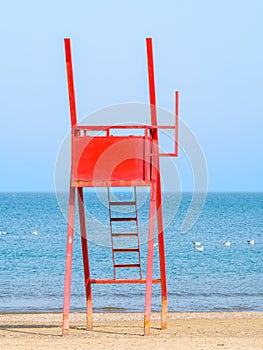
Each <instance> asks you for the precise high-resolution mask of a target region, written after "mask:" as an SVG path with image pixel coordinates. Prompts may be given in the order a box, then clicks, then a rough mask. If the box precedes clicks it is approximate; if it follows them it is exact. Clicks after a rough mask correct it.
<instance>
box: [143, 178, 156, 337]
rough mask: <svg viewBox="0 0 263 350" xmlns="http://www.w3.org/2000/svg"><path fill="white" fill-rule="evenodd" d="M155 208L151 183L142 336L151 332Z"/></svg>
mask: <svg viewBox="0 0 263 350" xmlns="http://www.w3.org/2000/svg"><path fill="white" fill-rule="evenodd" d="M155 208H156V184H155V183H153V185H152V187H151V193H150V219H149V229H148V230H149V231H148V257H147V273H146V295H145V311H144V335H149V334H150V332H151V327H150V315H151V306H152V276H153V253H154V223H155Z"/></svg>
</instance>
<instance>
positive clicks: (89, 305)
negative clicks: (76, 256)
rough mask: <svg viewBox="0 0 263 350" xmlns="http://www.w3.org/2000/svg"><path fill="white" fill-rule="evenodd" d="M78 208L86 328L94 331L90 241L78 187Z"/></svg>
mask: <svg viewBox="0 0 263 350" xmlns="http://www.w3.org/2000/svg"><path fill="white" fill-rule="evenodd" d="M78 207H79V220H80V233H81V246H82V257H83V266H84V278H85V289H86V328H87V329H89V330H91V329H92V292H91V282H90V267H89V253H88V241H87V234H86V221H85V209H84V197H83V188H82V187H78Z"/></svg>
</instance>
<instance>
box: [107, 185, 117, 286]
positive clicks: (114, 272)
mask: <svg viewBox="0 0 263 350" xmlns="http://www.w3.org/2000/svg"><path fill="white" fill-rule="evenodd" d="M107 190H108V204H109V217H110V236H111V254H112V262H113V274H114V279H115V280H116V263H115V254H114V239H113V235H112V234H113V228H112V220H111V218H112V216H111V206H110V202H111V196H110V188H109V187H107Z"/></svg>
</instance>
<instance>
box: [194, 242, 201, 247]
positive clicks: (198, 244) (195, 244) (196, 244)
mask: <svg viewBox="0 0 263 350" xmlns="http://www.w3.org/2000/svg"><path fill="white" fill-rule="evenodd" d="M193 245H194V246H200V245H201V242H193Z"/></svg>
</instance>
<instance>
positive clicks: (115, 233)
mask: <svg viewBox="0 0 263 350" xmlns="http://www.w3.org/2000/svg"><path fill="white" fill-rule="evenodd" d="M132 188H133V193H132V200H129V201H127V200H124V201H121V200H115V199H112V193H111V191H110V187H108V204H109V218H110V234H111V246H112V261H113V273H114V280H117V279H118V278H117V270H118V269H124V268H129V269H131V268H132V269H137V271H139V274H140V279H142V265H141V253H140V237H139V230H138V210H137V196H136V187H135V186H134V187H132ZM122 207H123V208H127V209H128V216H127V213H126V214H125V210H124V211H121V208H122ZM129 208H130V209H129ZM126 212H127V210H126ZM127 222H129V223H131V225H130V226H132V227H129V231H128V232H127V225H125V226H126V229H122V231H121V232H120V225H121V224H124V223H127ZM124 231H125V232H124ZM131 237H133V238H132V240H133V244H132V247H131V246H130V244H129V239H130V238H131ZM120 243H121V245H120ZM127 253H129V254H127ZM125 254H126V256H127V255H128V256H129V258H130V259H129V260H133V261H132V262H131V261H128V262H127V259H125ZM120 260H121V261H120ZM124 261H125V262H124Z"/></svg>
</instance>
